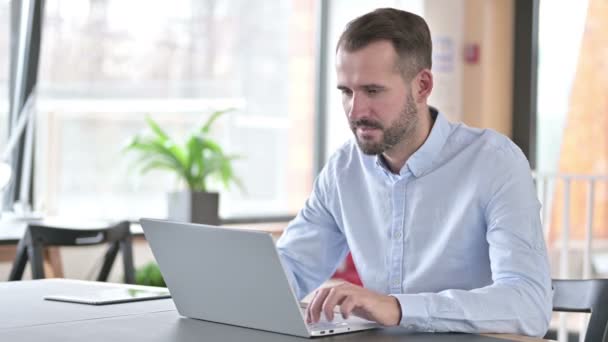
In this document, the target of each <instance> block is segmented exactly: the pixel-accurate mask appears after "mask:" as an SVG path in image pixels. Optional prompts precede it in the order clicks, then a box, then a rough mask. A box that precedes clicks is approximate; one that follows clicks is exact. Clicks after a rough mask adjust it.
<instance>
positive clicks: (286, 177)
mask: <svg viewBox="0 0 608 342" xmlns="http://www.w3.org/2000/svg"><path fill="white" fill-rule="evenodd" d="M314 4H315V2H314V1H313V0H275V1H264V2H257V1H248V0H232V1H227V0H206V1H198V0H175V1H170V2H168V1H144V0H47V2H46V6H45V7H46V8H45V17H44V20H43V25H44V26H43V32H44V33H43V41H42V49H41V57H40V73H39V75H40V76H39V89H40V92H41V95H40V99H39V101H38V103H39V115H38V118H37V119H38V125H37V127H38V131H37V137H38V139H37V142H38V144H37V162H36V170H37V175H36V179H37V182H36V194H37V196H36V203H35V205H36V207H37V208H40V209H42V210H43V211H45V212H47V213H49V214H51V215H68V216H86V217H100V218H138V217H141V216H148V217H164V216H166V200H165V194H166V192H168V191H171V190H174V189H175V188H176V187H177V184H176V182H175V179H173V177H172V176H170V175H166V174H164V173H160V172H154V171H153V172H152V173H150V174H147V175H145V176H141V175H139V174H138V173H134V172H131V171H130V170H129V156H128V155H125V154H123V153H122V152H121V147H122V146H123V144H124V143H125V142H126V141H127V140H128V138H129V137H131V136H132V135H133V134H135V133H136V132H138V131H140V130H142V129H143V128H144V126H145V125H144V116H145V115H146V114H150V115H151V116H152V117H153V118H154V119H155V120H157V121H158V122H160V123H161V125H162V127H163V128H164V129H166V131H168V132H170V133H172V134H177V135H178V136H179V135H180V134H183V133H185V132H186V131H187V130H188V129H190V128H191V127H193V125H195V124H197V123H200V122H201V121H203V120H204V119H205V118H206V117H207V115H208V114H210V113H211V112H212V111H213V110H217V109H225V108H229V107H231V108H236V110H235V111H234V112H232V113H231V114H228V115H226V116H225V117H223V118H222V119H221V120H219V121H218V123H217V125H216V126H215V129H216V130H215V132H214V134H215V135H216V138H217V139H218V140H219V141H220V142H221V143H222V145H223V146H224V147H225V149H226V150H227V152H229V153H234V154H238V155H240V156H242V159H241V160H239V161H238V162H236V164H235V168H236V173H237V174H238V176H239V177H240V178H241V180H242V181H243V183H244V185H245V188H246V191H245V192H241V191H240V190H238V188H237V187H233V188H232V189H230V190H229V191H224V190H222V197H221V205H220V216H221V217H224V218H226V217H238V216H272V215H286V214H293V213H295V212H296V211H297V210H298V209H299V208H300V207H301V206H302V204H303V202H304V200H305V198H306V197H307V196H308V194H309V192H310V189H311V184H312V160H313V155H312V154H313V149H312V137H313V132H312V131H313V117H314V116H313V108H314V101H313V100H314V99H313V93H314V92H313V87H314V51H313V45H314V38H315V33H314V23H315V8H314ZM144 7H145V9H146V10H145V11H142V8H144ZM134 16H137V18H136V19H135V18H134Z"/></svg>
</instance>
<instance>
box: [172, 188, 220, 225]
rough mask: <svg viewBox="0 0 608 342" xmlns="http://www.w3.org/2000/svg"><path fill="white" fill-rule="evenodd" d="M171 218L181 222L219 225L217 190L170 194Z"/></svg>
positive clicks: (218, 196) (218, 197)
mask: <svg viewBox="0 0 608 342" xmlns="http://www.w3.org/2000/svg"><path fill="white" fill-rule="evenodd" d="M168 197H169V198H168V200H169V201H168V205H169V219H170V220H174V221H181V222H193V223H204V224H211V225H219V224H220V218H219V210H218V209H219V200H220V195H219V194H218V193H217V192H197V191H195V192H190V191H179V192H171V193H169V194H168Z"/></svg>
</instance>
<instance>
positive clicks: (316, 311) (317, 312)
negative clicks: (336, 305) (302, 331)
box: [310, 288, 329, 323]
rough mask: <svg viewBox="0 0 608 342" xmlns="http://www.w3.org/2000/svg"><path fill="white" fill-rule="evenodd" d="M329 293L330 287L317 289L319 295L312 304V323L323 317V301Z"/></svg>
mask: <svg viewBox="0 0 608 342" xmlns="http://www.w3.org/2000/svg"><path fill="white" fill-rule="evenodd" d="M328 294H329V289H328V288H324V289H319V290H317V295H316V296H315V298H314V300H313V301H312V302H311V304H310V317H311V319H312V323H317V322H318V321H319V319H320V318H321V308H322V307H323V302H324V301H325V297H327V295H328Z"/></svg>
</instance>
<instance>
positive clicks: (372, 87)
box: [336, 83, 386, 90]
mask: <svg viewBox="0 0 608 342" xmlns="http://www.w3.org/2000/svg"><path fill="white" fill-rule="evenodd" d="M336 88H337V89H339V90H348V89H350V88H349V87H347V86H345V85H341V84H338V85H337V86H336ZM355 88H359V89H374V88H375V89H384V88H386V87H385V86H383V85H381V84H377V83H370V84H363V85H360V86H356V87H355Z"/></svg>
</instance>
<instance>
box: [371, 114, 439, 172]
mask: <svg viewBox="0 0 608 342" xmlns="http://www.w3.org/2000/svg"><path fill="white" fill-rule="evenodd" d="M429 110H430V111H431V115H432V116H433V117H434V118H435V123H434V124H433V127H432V128H431V133H430V134H429V136H428V137H427V138H426V140H425V142H424V144H422V146H420V148H419V149H418V150H416V152H414V154H412V155H411V156H410V158H409V159H408V160H407V162H406V163H405V165H404V166H403V167H402V168H401V170H400V172H399V174H400V175H404V174H405V173H406V172H407V171H408V169H409V171H411V173H412V174H413V175H414V176H415V177H420V176H422V175H423V174H425V173H426V172H427V171H428V170H429V169H430V168H431V166H433V161H434V160H435V158H436V157H437V155H438V154H439V152H440V151H441V149H442V148H443V146H444V145H445V142H446V140H447V138H448V136H449V135H450V132H451V126H450V123H449V121H448V120H447V119H446V117H445V116H444V115H443V114H441V113H440V112H439V111H437V109H435V108H433V107H429ZM376 165H378V166H380V167H382V168H383V169H387V167H386V164H385V161H384V158H383V157H382V155H378V156H376Z"/></svg>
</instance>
